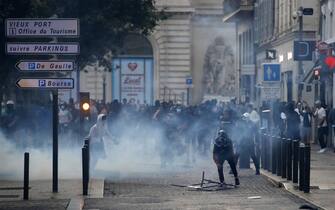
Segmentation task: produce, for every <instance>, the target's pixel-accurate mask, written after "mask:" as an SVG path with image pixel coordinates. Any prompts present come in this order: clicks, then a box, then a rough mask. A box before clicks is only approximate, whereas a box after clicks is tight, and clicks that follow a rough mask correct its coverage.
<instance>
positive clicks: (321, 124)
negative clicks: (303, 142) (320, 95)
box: [314, 100, 328, 153]
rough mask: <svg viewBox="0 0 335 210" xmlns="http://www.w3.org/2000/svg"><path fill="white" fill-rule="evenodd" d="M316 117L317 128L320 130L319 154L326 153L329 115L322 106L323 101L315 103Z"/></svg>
mask: <svg viewBox="0 0 335 210" xmlns="http://www.w3.org/2000/svg"><path fill="white" fill-rule="evenodd" d="M314 117H315V119H316V126H317V128H318V140H319V143H320V147H321V149H320V150H319V152H318V153H324V152H325V151H326V147H327V145H326V142H325V136H327V128H328V127H327V120H326V119H327V115H326V110H325V109H324V108H323V107H322V106H321V101H319V100H318V101H316V102H315V112H314Z"/></svg>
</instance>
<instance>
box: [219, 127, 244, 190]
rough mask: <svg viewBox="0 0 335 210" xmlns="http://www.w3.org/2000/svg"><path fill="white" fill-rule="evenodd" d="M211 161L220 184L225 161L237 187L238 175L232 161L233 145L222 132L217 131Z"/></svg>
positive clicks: (222, 179)
mask: <svg viewBox="0 0 335 210" xmlns="http://www.w3.org/2000/svg"><path fill="white" fill-rule="evenodd" d="M213 159H214V162H215V164H216V166H217V168H218V173H219V178H220V182H221V183H224V176H223V163H224V162H225V161H226V160H227V161H228V163H229V165H230V168H231V170H232V171H233V174H234V177H235V184H236V185H239V180H238V174H237V170H236V165H235V161H234V151H233V143H232V141H231V139H230V138H229V137H228V135H227V134H226V132H225V131H224V130H220V131H219V135H218V137H217V138H216V139H215V141H214V149H213Z"/></svg>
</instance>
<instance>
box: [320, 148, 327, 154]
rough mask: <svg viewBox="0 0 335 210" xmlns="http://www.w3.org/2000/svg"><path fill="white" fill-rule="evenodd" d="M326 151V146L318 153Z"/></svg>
mask: <svg viewBox="0 0 335 210" xmlns="http://www.w3.org/2000/svg"><path fill="white" fill-rule="evenodd" d="M325 151H326V148H323V149H320V150H319V151H318V153H319V154H320V153H324V152H325Z"/></svg>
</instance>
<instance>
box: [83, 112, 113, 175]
mask: <svg viewBox="0 0 335 210" xmlns="http://www.w3.org/2000/svg"><path fill="white" fill-rule="evenodd" d="M88 137H89V141H90V157H91V166H92V168H91V169H94V168H95V166H96V164H97V163H98V160H99V159H101V158H106V151H105V142H104V138H105V137H110V139H113V138H112V136H111V134H110V133H109V131H108V130H107V116H106V115H105V114H99V115H98V119H97V122H96V124H94V125H93V126H92V127H91V129H90V133H89V136H88Z"/></svg>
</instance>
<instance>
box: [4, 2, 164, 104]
mask: <svg viewBox="0 0 335 210" xmlns="http://www.w3.org/2000/svg"><path fill="white" fill-rule="evenodd" d="M53 15H57V16H58V17H61V18H79V20H80V38H79V42H80V48H81V53H80V55H79V56H78V59H77V60H78V62H79V64H80V66H81V67H83V66H85V65H86V64H87V63H89V62H90V60H91V58H98V59H99V60H101V64H102V65H107V64H108V63H107V62H105V59H104V55H105V54H106V53H109V52H110V51H113V53H115V52H117V49H118V47H119V46H122V41H123V38H124V37H125V36H126V35H127V34H129V33H134V32H135V33H141V34H143V35H148V34H149V33H151V32H152V31H153V30H154V28H155V27H156V26H157V24H158V23H159V21H160V20H162V19H165V18H166V17H167V16H166V15H165V13H164V11H158V10H157V9H156V8H155V0H95V1H92V0H71V1H69V0H19V1H13V0H1V1H0V32H1V34H3V36H1V37H0V49H5V43H6V41H13V40H10V39H7V40H6V37H4V34H5V19H6V18H49V17H51V16H53ZM40 40H41V39H40ZM27 41H37V40H36V39H33V40H27ZM59 41H62V39H59ZM19 57H20V56H7V55H6V54H5V52H4V51H3V50H1V52H0V84H5V81H8V78H10V73H13V74H15V72H13V69H14V64H15V62H16V61H17V60H18V58H19ZM42 57H43V56H42ZM25 58H27V57H25ZM35 58H36V57H35ZM44 58H45V56H44ZM13 85H14V84H13ZM2 88H3V86H2V87H0V99H2V95H1V90H2Z"/></svg>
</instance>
